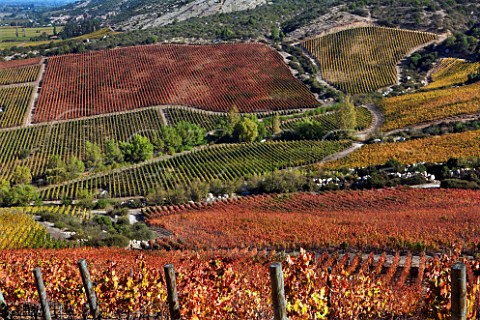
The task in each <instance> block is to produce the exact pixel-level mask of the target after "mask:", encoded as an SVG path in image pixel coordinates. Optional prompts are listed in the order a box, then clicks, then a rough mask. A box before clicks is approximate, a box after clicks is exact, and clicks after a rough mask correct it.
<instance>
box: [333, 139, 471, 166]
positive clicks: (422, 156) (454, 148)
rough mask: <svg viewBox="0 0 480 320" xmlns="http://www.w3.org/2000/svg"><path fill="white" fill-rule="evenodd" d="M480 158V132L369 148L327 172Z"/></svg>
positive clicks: (336, 162) (372, 145)
mask: <svg viewBox="0 0 480 320" xmlns="http://www.w3.org/2000/svg"><path fill="white" fill-rule="evenodd" d="M470 156H480V130H477V131H468V132H462V133H454V134H446V135H442V136H435V137H429V138H423V139H414V140H408V141H405V142H391V143H381V144H369V145H365V146H363V147H362V148H360V149H358V150H356V151H354V152H352V153H351V154H349V155H348V156H347V157H345V158H343V159H340V160H336V161H333V162H329V163H327V164H325V166H326V167H327V168H332V169H334V168H340V167H348V168H354V167H366V166H369V165H378V164H383V163H385V162H387V161H388V160H390V159H393V158H394V159H397V160H398V161H400V162H402V163H404V164H413V163H418V162H426V161H431V162H442V161H447V160H448V159H449V158H459V157H470Z"/></svg>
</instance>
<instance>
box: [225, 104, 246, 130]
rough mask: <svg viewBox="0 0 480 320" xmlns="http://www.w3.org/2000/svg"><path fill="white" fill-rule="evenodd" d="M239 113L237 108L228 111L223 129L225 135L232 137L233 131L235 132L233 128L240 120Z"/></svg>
mask: <svg viewBox="0 0 480 320" xmlns="http://www.w3.org/2000/svg"><path fill="white" fill-rule="evenodd" d="M241 118H242V117H241V116H240V113H239V112H238V108H237V106H235V105H234V106H233V107H232V109H230V111H228V116H227V123H226V127H225V135H232V134H233V131H234V130H235V126H236V125H237V124H238V123H239V122H240V120H241Z"/></svg>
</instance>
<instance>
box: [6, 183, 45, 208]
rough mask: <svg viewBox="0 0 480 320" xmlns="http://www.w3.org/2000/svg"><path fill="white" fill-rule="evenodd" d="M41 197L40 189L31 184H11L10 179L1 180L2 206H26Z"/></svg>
mask: <svg viewBox="0 0 480 320" xmlns="http://www.w3.org/2000/svg"><path fill="white" fill-rule="evenodd" d="M39 198H40V196H39V194H38V191H37V189H36V188H35V187H33V186H31V185H24V184H18V185H15V186H13V187H12V186H11V185H10V183H9V182H8V181H5V180H3V181H0V206H3V207H12V206H26V205H28V204H30V203H31V202H35V201H37V200H38V199H39Z"/></svg>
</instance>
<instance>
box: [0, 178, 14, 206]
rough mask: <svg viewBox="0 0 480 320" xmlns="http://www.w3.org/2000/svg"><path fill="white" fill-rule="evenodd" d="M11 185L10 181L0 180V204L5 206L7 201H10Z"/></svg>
mask: <svg viewBox="0 0 480 320" xmlns="http://www.w3.org/2000/svg"><path fill="white" fill-rule="evenodd" d="M11 202H12V199H11V187H10V182H8V181H7V180H1V181H0V205H2V206H6V205H7V203H11Z"/></svg>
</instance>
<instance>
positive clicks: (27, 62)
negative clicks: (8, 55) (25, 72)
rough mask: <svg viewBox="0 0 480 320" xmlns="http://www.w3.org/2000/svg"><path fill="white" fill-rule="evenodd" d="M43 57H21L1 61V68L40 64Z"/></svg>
mask: <svg viewBox="0 0 480 320" xmlns="http://www.w3.org/2000/svg"><path fill="white" fill-rule="evenodd" d="M40 61H41V58H30V59H19V60H10V61H2V62H0V70H2V69H8V68H16V67H24V66H32V65H35V64H40Z"/></svg>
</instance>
